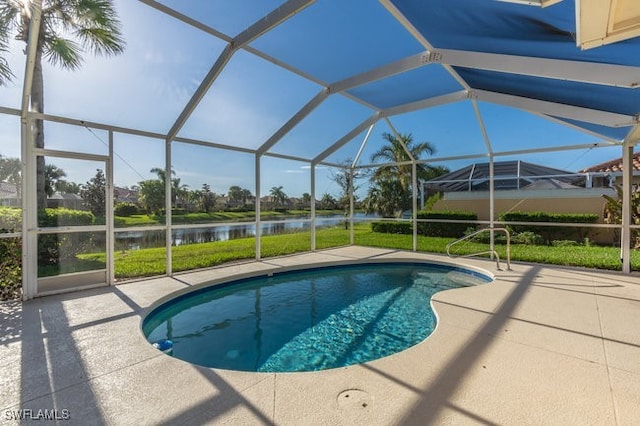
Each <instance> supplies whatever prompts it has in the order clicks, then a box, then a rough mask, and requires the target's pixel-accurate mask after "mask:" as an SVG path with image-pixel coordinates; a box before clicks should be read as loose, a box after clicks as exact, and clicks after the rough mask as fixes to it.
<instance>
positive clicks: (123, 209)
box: [113, 203, 138, 217]
mask: <svg viewBox="0 0 640 426" xmlns="http://www.w3.org/2000/svg"><path fill="white" fill-rule="evenodd" d="M113 213H114V214H115V215H116V216H122V217H129V216H131V215H134V214H138V206H136V205H135V204H133V203H118V204H116V207H115V208H114V210H113Z"/></svg>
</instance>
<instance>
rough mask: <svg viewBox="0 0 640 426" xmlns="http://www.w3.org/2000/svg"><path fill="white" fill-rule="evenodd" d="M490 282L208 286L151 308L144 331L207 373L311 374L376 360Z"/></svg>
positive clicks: (280, 280)
mask: <svg viewBox="0 0 640 426" xmlns="http://www.w3.org/2000/svg"><path fill="white" fill-rule="evenodd" d="M491 280H492V279H491V278H490V277H489V276H487V275H485V274H482V273H479V272H476V271H472V270H467V269H463V268H460V267H456V266H449V265H441V264H426V263H408V262H402V263H366V264H352V265H343V266H330V267H321V268H312V269H304V270H298V271H289V272H281V273H277V274H274V275H273V276H264V275H263V276H260V277H254V278H247V279H241V280H235V281H230V282H225V283H223V284H218V285H214V286H208V287H207V286H205V287H203V288H199V289H197V290H194V291H191V292H188V293H185V294H181V295H179V296H176V297H175V298H172V299H170V300H168V301H166V302H164V303H161V304H160V305H158V306H156V307H155V308H152V309H151V311H150V312H149V314H148V315H146V316H145V318H144V319H143V323H142V330H143V333H144V334H145V336H146V337H147V340H148V341H149V342H150V343H152V344H155V346H156V347H158V349H160V350H163V351H165V352H167V353H168V354H169V355H171V356H173V357H176V358H179V359H182V360H185V361H188V362H191V363H194V364H198V365H202V366H206V367H215V368H223V369H230V370H241V371H258V372H292V371H317V370H324V369H329V368H337V367H343V366H347V365H352V364H358V363H362V362H366V361H371V360H374V359H378V358H382V357H385V356H388V355H391V354H393V353H397V352H400V351H402V350H404V349H407V348H409V347H411V346H413V345H415V344H417V343H419V342H421V341H423V340H424V339H425V338H427V337H428V336H429V335H430V334H431V333H432V332H433V330H434V329H435V326H436V317H435V315H434V313H433V311H432V309H431V304H430V300H431V297H432V296H433V295H434V294H435V293H437V292H439V291H442V290H448V289H452V288H459V287H465V286H472V285H478V284H482V283H486V282H489V281H491Z"/></svg>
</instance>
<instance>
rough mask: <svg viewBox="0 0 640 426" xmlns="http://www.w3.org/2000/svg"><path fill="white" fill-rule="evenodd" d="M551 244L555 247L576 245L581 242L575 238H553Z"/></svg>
mask: <svg viewBox="0 0 640 426" xmlns="http://www.w3.org/2000/svg"><path fill="white" fill-rule="evenodd" d="M551 245H552V246H554V247H576V246H579V245H580V243H579V242H577V241H573V240H553V241H551Z"/></svg>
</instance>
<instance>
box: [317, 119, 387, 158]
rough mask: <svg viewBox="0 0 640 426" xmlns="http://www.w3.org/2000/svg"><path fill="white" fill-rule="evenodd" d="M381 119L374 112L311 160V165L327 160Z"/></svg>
mask: <svg viewBox="0 0 640 426" xmlns="http://www.w3.org/2000/svg"><path fill="white" fill-rule="evenodd" d="M381 117H382V115H381V114H380V112H376V113H375V114H373V115H372V116H370V117H369V118H367V119H366V120H364V121H363V122H362V123H360V124H358V125H357V126H356V127H354V128H353V129H352V130H351V131H350V132H349V133H347V134H346V135H344V136H343V137H341V138H340V139H338V140H337V141H336V142H335V143H334V144H333V145H331V146H330V147H329V148H327V149H325V150H324V151H322V152H321V153H320V154H318V155H317V156H316V157H315V158H314V159H313V160H311V163H312V164H318V163H319V162H321V161H323V160H324V159H325V158H327V157H328V156H330V155H331V154H333V153H334V152H336V151H337V150H338V149H340V148H342V146H343V145H345V144H346V143H347V142H349V141H350V140H351V139H353V138H355V137H356V136H358V135H359V134H360V133H362V132H364V131H365V130H366V129H367V127H369V126H371V125H372V124H375V123H376V122H377V121H378V120H379V119H380V118H381Z"/></svg>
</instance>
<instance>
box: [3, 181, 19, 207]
mask: <svg viewBox="0 0 640 426" xmlns="http://www.w3.org/2000/svg"><path fill="white" fill-rule="evenodd" d="M20 202H21V201H20V199H19V198H18V188H17V187H16V185H15V184H13V183H9V182H0V205H2V206H7V207H20Z"/></svg>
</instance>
